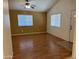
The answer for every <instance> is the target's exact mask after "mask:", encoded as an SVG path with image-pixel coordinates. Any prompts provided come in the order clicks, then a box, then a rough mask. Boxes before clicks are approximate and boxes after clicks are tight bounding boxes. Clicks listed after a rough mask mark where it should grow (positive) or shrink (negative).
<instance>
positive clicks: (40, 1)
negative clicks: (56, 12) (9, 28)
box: [9, 0, 58, 12]
mask: <svg viewBox="0 0 79 59" xmlns="http://www.w3.org/2000/svg"><path fill="white" fill-rule="evenodd" d="M29 1H30V2H31V3H32V4H33V5H35V8H34V9H28V8H25V2H26V1H25V0H9V5H10V9H12V10H27V11H40V12H45V11H48V10H49V9H50V8H51V7H52V6H53V5H54V4H55V3H56V2H57V1H58V0H29Z"/></svg>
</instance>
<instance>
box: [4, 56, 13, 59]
mask: <svg viewBox="0 0 79 59" xmlns="http://www.w3.org/2000/svg"><path fill="white" fill-rule="evenodd" d="M12 58H13V56H4V57H3V59H12Z"/></svg>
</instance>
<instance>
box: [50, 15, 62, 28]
mask: <svg viewBox="0 0 79 59" xmlns="http://www.w3.org/2000/svg"><path fill="white" fill-rule="evenodd" d="M60 21H61V14H55V15H51V26H54V27H60Z"/></svg>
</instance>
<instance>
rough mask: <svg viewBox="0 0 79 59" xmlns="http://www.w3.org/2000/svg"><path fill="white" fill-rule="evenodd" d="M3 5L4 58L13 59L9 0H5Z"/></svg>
mask: <svg viewBox="0 0 79 59" xmlns="http://www.w3.org/2000/svg"><path fill="white" fill-rule="evenodd" d="M3 2H4V6H3V9H4V10H3V52H4V55H3V58H4V59H11V57H12V56H13V52H12V41H11V40H12V39H11V31H10V21H9V20H10V19H9V7H8V0H4V1H3Z"/></svg>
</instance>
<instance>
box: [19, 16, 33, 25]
mask: <svg viewBox="0 0 79 59" xmlns="http://www.w3.org/2000/svg"><path fill="white" fill-rule="evenodd" d="M18 26H33V17H32V15H18Z"/></svg>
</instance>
